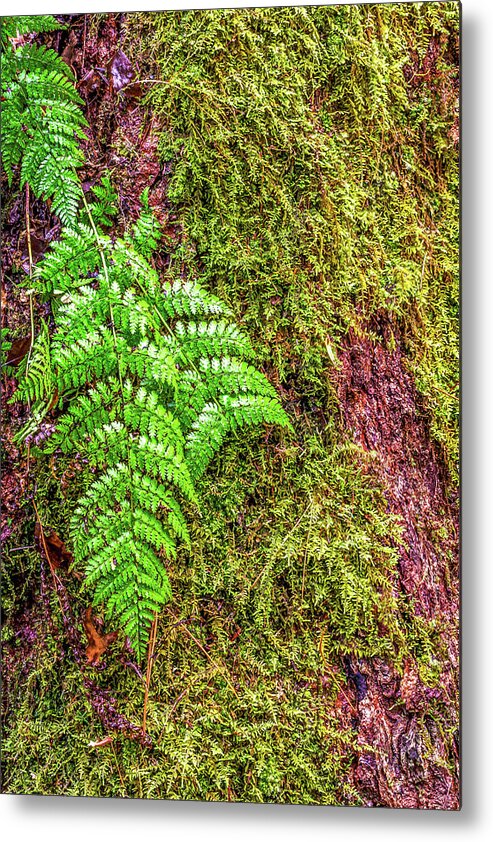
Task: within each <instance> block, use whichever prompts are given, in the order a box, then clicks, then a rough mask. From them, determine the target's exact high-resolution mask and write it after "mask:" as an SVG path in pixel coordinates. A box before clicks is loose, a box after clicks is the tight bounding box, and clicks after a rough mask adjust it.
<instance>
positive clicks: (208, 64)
mask: <svg viewBox="0 0 493 842" xmlns="http://www.w3.org/2000/svg"><path fill="white" fill-rule="evenodd" d="M458 14H459V6H458V4H457V3H453V2H452V3H423V4H421V3H420V4H412V3H409V4H397V5H392V4H390V5H385V6H378V5H377V6H364V7H363V6H362V7H359V6H342V7H331V8H330V7H314V8H284V9H283V8H279V9H251V10H221V11H217V10H213V11H200V12H180V13H176V14H175V13H174V14H166V13H163V14H152V15H151V14H149V15H141V16H138V18H137V20H138V25H140V27H142V30H143V32H144V33H145V43H146V45H147V49H146V56H145V57H144V61H147V62H148V68H147V69H148V71H149V73H150V74H153V75H154V76H155V77H156V79H155V82H154V83H153V84H152V85H150V90H149V95H148V101H149V103H150V105H151V106H152V108H153V110H154V111H156V112H157V113H158V114H160V115H161V117H162V119H163V121H164V124H165V127H166V130H165V131H164V132H163V134H162V137H161V152H162V155H163V158H165V159H166V160H171V161H173V172H172V178H171V183H170V189H169V197H170V200H171V202H172V203H173V209H174V210H175V209H176V208H178V211H179V214H180V218H181V221H182V223H183V228H184V237H183V245H182V249H181V250H180V253H179V254H178V255H177V260H179V261H180V264H181V263H182V262H185V263H188V264H190V267H191V270H192V271H194V270H195V271H196V270H197V269H198V268H199V269H200V271H201V273H202V275H203V276H204V277H205V279H206V280H207V281H208V282H209V283H210V284H211V285H213V286H214V287H216V288H217V289H218V290H219V291H220V293H221V295H223V296H227V297H228V298H229V299H230V300H231V302H232V303H233V304H234V305H235V306H236V308H237V309H238V307H241V312H243V313H244V319H245V324H246V325H247V326H248V329H249V330H250V331H252V332H254V333H255V334H256V335H257V337H258V339H259V343H260V344H261V345H262V346H263V347H264V348H265V353H266V356H267V357H270V358H271V360H272V363H273V364H274V365H275V366H276V368H277V370H278V372H279V377H280V379H281V382H286V380H287V379H288V377H289V374H290V372H291V371H292V369H293V367H296V366H297V365H300V364H301V363H302V364H303V368H304V373H305V374H306V376H305V382H304V384H303V385H304V388H305V389H307V390H308V393H310V389H316V390H317V393H318V395H319V396H320V394H321V391H320V379H321V377H322V373H323V372H324V371H326V370H327V368H328V367H330V365H331V364H332V357H331V354H330V352H329V351H328V349H327V339H328V338H329V339H330V340H331V342H333V347H334V348H337V339H338V337H339V336H340V335H341V334H344V333H345V332H346V330H347V328H348V326H349V325H351V324H354V322H355V321H363V322H365V321H366V320H367V318H368V317H369V316H371V315H372V314H373V313H374V312H375V311H377V310H379V309H384V310H386V311H388V312H389V313H391V314H392V315H393V316H395V317H396V318H397V319H398V321H399V322H400V324H401V326H402V328H403V330H404V331H405V333H406V336H407V337H408V342H407V350H408V359H407V363H408V365H409V367H410V370H411V371H412V372H413V374H414V375H415V378H416V383H417V386H418V388H419V390H420V391H421V393H422V395H423V398H424V401H425V403H426V406H427V408H428V410H429V412H430V415H431V419H432V432H433V434H434V435H435V437H436V439H437V440H438V441H439V442H440V443H441V444H442V445H443V446H444V450H445V452H446V454H447V456H448V459H449V466H450V469H451V472H452V474H453V475H454V477H455V478H456V476H457V474H456V464H457V457H458V398H457V388H458V271H459V262H458V213H459V208H458V155H457V151H456V149H455V148H454V144H453V140H452V138H453V131H454V120H455V117H456V114H455V111H454V107H455V99H454V96H453V85H454V80H455V79H456V75H457V67H456V64H455V59H454V50H456V49H457V37H458V36H457V30H458ZM134 26H135V23H134V22H133V21H132V23H131V24H130V27H129V36H130V37H131V36H132V33H133V32H134ZM430 39H434V40H433V44H434V47H433V49H434V51H435V53H436V55H435V58H434V63H433V64H432V73H431V74H430V78H429V79H428V77H427V76H426V74H425V73H424V72H423V66H424V65H423V60H424V59H425V56H426V54H427V50H428V49H429V45H430ZM129 46H131V44H130V45H129ZM435 53H434V54H435ZM136 59H138V60H140V61H141V63H142V57H141V56H138V57H137V56H136ZM404 71H407V72H406V73H405V72H404ZM416 75H418V77H419V76H420V75H421V76H423V78H424V81H423V82H422V83H420V84H419V85H418V86H417V87H416V86H415V85H413V83H414V79H415V76H416ZM406 79H407V80H408V81H406ZM287 333H289V342H282V341H280V340H282V339H285V338H286V334H287ZM286 346H287V347H286Z"/></svg>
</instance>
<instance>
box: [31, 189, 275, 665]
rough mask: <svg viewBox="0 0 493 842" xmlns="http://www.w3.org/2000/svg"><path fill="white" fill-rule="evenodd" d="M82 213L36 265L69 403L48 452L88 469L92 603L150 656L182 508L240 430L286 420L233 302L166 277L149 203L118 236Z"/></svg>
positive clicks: (54, 361)
mask: <svg viewBox="0 0 493 842" xmlns="http://www.w3.org/2000/svg"><path fill="white" fill-rule="evenodd" d="M104 189H105V190H106V189H107V186H106V187H105V188H104ZM96 195H98V194H97V193H96ZM99 198H100V199H102V198H103V199H104V196H103V194H99ZM144 200H145V201H146V197H144ZM87 208H88V210H87V211H86V218H85V221H83V222H80V223H77V224H76V225H74V226H73V227H72V228H71V229H68V230H65V231H64V232H63V234H62V237H61V240H60V242H58V243H57V244H55V245H53V246H52V247H51V248H50V250H49V252H48V253H47V254H46V256H45V258H44V259H43V261H41V263H40V264H39V265H38V267H37V269H36V272H35V279H34V282H35V284H36V286H37V288H38V289H40V290H41V291H43V292H45V293H46V292H48V293H50V294H52V295H54V296H55V298H56V299H57V300H58V306H57V307H56V308H55V310H54V314H55V320H56V330H55V332H54V334H53V336H52V340H51V348H50V357H49V360H48V358H45V359H44V363H43V364H44V365H48V366H49V367H50V370H51V378H52V383H53V388H56V389H57V391H58V395H59V401H60V405H61V406H63V407H65V408H64V411H63V413H62V414H61V417H60V418H59V419H58V421H57V424H56V429H55V432H54V433H53V435H51V436H50V439H49V441H48V442H47V444H46V447H45V450H46V451H47V452H54V451H56V450H61V451H62V452H64V453H67V454H69V453H77V454H78V456H79V457H80V458H81V459H83V460H84V462H85V464H87V466H88V470H87V471H86V472H85V474H84V476H86V487H85V490H84V492H83V494H82V496H81V497H80V499H79V501H78V504H77V506H76V508H75V511H74V514H73V518H72V523H71V538H72V542H73V546H74V552H75V557H76V560H77V561H78V562H79V563H82V564H83V565H84V567H85V571H86V584H87V586H88V587H89V586H90V587H93V588H94V600H95V602H104V603H105V604H106V608H107V612H108V613H109V614H110V615H112V616H114V617H115V619H116V620H117V621H118V622H119V623H120V624H121V625H122V626H123V627H124V629H125V631H126V633H127V634H128V636H129V638H130V640H131V642H132V644H133V646H134V648H135V651H136V653H137V655H138V656H139V657H143V654H144V651H145V645H146V642H147V638H148V632H149V627H150V624H151V622H152V619H153V617H154V613H155V612H156V611H158V610H159V609H160V608H161V607H162V605H164V604H165V602H166V601H167V600H169V599H170V598H171V589H170V584H169V581H168V577H167V574H166V570H165V567H164V563H165V560H166V559H170V558H174V557H175V556H176V553H177V542H182V543H185V544H189V543H190V538H189V533H188V529H187V524H186V521H185V517H184V515H183V509H182V504H183V503H184V502H186V501H188V502H189V503H193V504H197V503H198V497H197V491H196V487H195V482H196V480H197V479H198V477H200V476H201V475H202V474H203V473H204V471H205V470H206V468H207V466H208V465H209V464H210V462H211V460H212V459H213V458H214V457H215V454H216V453H217V451H218V450H219V448H220V447H221V444H222V443H223V441H224V439H225V438H226V436H227V435H229V434H230V433H234V431H235V430H238V429H239V428H240V427H242V426H244V425H258V424H262V423H268V424H280V425H282V426H284V427H288V428H290V424H289V420H288V418H287V416H286V414H285V412H284V411H283V409H282V408H281V406H280V404H279V401H278V398H277V394H276V391H275V389H274V388H273V386H272V385H271V384H270V383H269V381H268V380H267V378H266V377H265V375H264V374H262V373H261V372H259V371H257V370H256V369H255V368H254V367H253V365H251V363H249V362H248V361H249V360H250V359H251V358H252V357H253V349H252V346H251V343H250V341H249V339H248V337H247V336H246V335H245V334H244V333H243V332H242V331H241V330H240V329H239V328H238V327H237V325H235V323H234V321H233V320H232V317H231V314H230V312H229V310H228V308H227V307H226V306H225V305H224V304H223V303H222V302H221V301H220V300H219V299H217V298H216V297H215V296H213V295H211V294H210V293H209V292H207V291H206V290H204V289H202V288H201V287H200V285H199V284H197V283H194V282H189V281H187V282H184V281H181V280H180V281H176V282H173V283H172V284H169V283H168V284H162V283H161V282H160V280H159V277H158V275H157V273H156V272H155V270H154V269H153V268H152V266H151V265H150V263H149V259H148V257H149V249H148V248H147V247H148V246H149V244H150V242H151V241H152V242H157V231H158V226H157V223H156V222H155V221H154V222H151V219H150V214H151V212H150V210H149V208H148V206H145V207H144V209H143V213H142V215H141V217H140V219H139V221H138V223H137V224H136V226H135V227H134V230H133V232H132V233H130V234H127V235H126V236H125V237H124V238H122V239H116V240H115V241H114V242H113V241H111V240H110V239H109V238H108V237H105V236H103V234H102V233H101V231H100V230H99V231H98V229H97V227H96V224H95V222H94V219H93V218H92V216H91V210H90V206H89V205H87ZM103 216H105V214H102V215H101V216H100V221H101V219H102V217H103ZM87 222H89V225H88V224H87ZM153 232H154V233H153ZM44 341H45V338H44V333H43V339H40V340H39V347H40V348H41V347H44V345H43V343H44ZM38 353H41V352H40V351H39V352H38V351H36V354H33V363H34V361H35V360H37V359H38V357H37V356H36V355H37V354H38ZM34 370H36V368H35V369H34ZM33 373H34V372H33ZM21 388H23V389H24V391H25V393H26V394H27V392H28V390H29V389H31V391H32V386H30V385H29V384H28V383H26V384H25V385H24V386H22V387H21ZM39 393H40V394H41V392H39ZM29 394H31V392H29Z"/></svg>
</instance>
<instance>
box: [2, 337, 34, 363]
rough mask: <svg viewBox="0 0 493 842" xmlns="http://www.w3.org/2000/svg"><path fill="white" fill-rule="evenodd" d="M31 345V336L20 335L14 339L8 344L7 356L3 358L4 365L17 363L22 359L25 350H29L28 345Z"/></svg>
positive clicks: (25, 352)
mask: <svg viewBox="0 0 493 842" xmlns="http://www.w3.org/2000/svg"><path fill="white" fill-rule="evenodd" d="M30 345H31V337H30V336H21V338H20V339H14V341H13V342H12V345H11V346H10V348H9V350H8V351H7V358H6V360H5V364H6V365H19V363H20V361H21V360H22V359H24V357H25V356H26V354H27V352H28V351H29V346H30Z"/></svg>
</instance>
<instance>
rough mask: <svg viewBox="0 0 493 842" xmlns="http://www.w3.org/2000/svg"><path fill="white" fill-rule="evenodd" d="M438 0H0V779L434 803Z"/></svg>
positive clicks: (450, 334) (455, 417) (447, 584)
mask: <svg viewBox="0 0 493 842" xmlns="http://www.w3.org/2000/svg"><path fill="white" fill-rule="evenodd" d="M459 17H460V7H459V5H458V3H455V2H444V3H441V2H425V3H399V4H393V3H390V4H372V5H340V6H312V7H288V6H286V7H279V8H258V9H256V8H248V9H212V10H200V11H175V12H171V11H167V12H157V13H132V14H129V13H121V14H119V13H114V14H109V13H108V14H106V13H105V14H97V15H96V14H95V15H87V14H78V15H71V16H63V17H59V16H51V15H48V14H47V15H45V16H37V17H16V18H15V17H3V18H2V21H1V23H2V66H1V70H2V73H1V82H2V124H1V145H2V167H3V168H2V193H3V196H4V200H3V208H2V225H3V241H2V263H3V270H4V285H3V290H2V303H3V310H2V364H3V371H2V387H3V391H4V401H3V421H4V424H3V485H2V487H3V507H2V524H1V530H2V531H1V535H2V541H3V581H2V600H3V629H2V635H3V637H2V640H3V679H4V681H3V791H4V792H8V793H37V794H41V795H77V796H80V795H89V796H104V797H112V796H119V797H126V798H147V799H182V800H187V799H195V800H205V801H245V802H269V803H280V804H322V805H348V806H362V807H377V806H385V807H392V808H417V809H432V810H456V809H458V808H459V795H460V793H459V715H458V697H459V672H458V670H459V628H458V623H459V563H458V542H459V537H458V511H459V497H458V489H459V477H458V456H459V400H458V386H459V146H458V144H459V105H458V103H459V99H458V98H459V23H460V20H459Z"/></svg>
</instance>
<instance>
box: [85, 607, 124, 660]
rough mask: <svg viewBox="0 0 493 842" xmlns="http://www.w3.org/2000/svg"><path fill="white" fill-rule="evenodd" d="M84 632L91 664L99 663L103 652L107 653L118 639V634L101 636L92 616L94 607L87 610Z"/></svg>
mask: <svg viewBox="0 0 493 842" xmlns="http://www.w3.org/2000/svg"><path fill="white" fill-rule="evenodd" d="M82 625H83V626H84V631H85V633H86V635H87V647H86V657H87V660H88V661H89V663H90V664H97V663H99V659H100V657H101V655H102V654H103V652H106V650H107V648H108V646H109V645H110V643H113V641H114V640H116V638H117V637H118V632H110V633H109V634H101V633H100V632H99V631H98V630H97V628H96V625H95V623H94V619H93V616H92V607H91V606H89V608H87V609H86V611H85V613H84V617H83V620H82Z"/></svg>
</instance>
